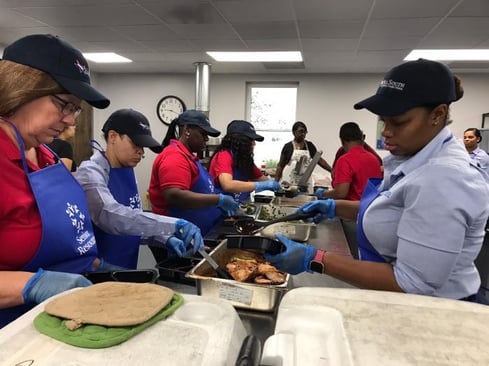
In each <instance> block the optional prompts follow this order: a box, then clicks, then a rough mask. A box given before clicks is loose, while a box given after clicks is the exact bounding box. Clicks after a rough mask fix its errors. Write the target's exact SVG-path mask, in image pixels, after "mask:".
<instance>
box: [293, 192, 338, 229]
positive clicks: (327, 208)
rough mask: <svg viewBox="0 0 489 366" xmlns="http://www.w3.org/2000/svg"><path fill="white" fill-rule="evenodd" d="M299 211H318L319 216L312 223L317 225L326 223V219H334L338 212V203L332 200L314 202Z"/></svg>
mask: <svg viewBox="0 0 489 366" xmlns="http://www.w3.org/2000/svg"><path fill="white" fill-rule="evenodd" d="M297 211H301V212H304V213H308V212H313V211H318V214H317V215H316V216H314V217H313V219H312V221H314V222H315V223H316V224H317V223H319V222H322V221H325V220H326V219H330V220H332V219H334V217H335V212H336V201H335V200H333V199H331V198H328V199H325V200H319V201H312V202H309V203H306V204H305V205H303V206H301V207H299V208H298V209H297Z"/></svg>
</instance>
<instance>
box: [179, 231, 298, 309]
mask: <svg viewBox="0 0 489 366" xmlns="http://www.w3.org/2000/svg"><path fill="white" fill-rule="evenodd" d="M236 251H237V249H228V248H227V241H226V240H223V241H222V242H221V243H220V244H219V245H218V246H217V247H215V248H214V250H212V252H210V253H209V255H210V256H211V257H212V258H213V259H214V260H215V261H216V262H217V263H218V264H219V265H220V266H225V264H226V262H227V261H229V258H230V257H231V256H232V255H233V253H236ZM215 275H216V273H215V271H214V270H213V269H212V267H211V266H210V265H209V263H207V261H205V260H204V259H203V260H201V261H200V262H199V263H197V265H196V266H195V267H194V268H192V269H191V270H190V271H189V272H187V274H186V275H185V276H186V277H188V278H192V279H195V280H196V285H197V294H198V295H201V296H206V297H213V298H219V299H225V300H228V301H229V302H230V303H231V304H232V305H233V306H235V307H237V308H243V309H251V310H257V311H267V312H271V311H274V310H275V309H276V307H277V306H278V304H279V302H280V300H281V298H282V296H283V294H284V293H285V292H286V291H287V290H288V288H289V279H290V275H289V274H287V277H286V279H285V282H284V283H283V284H281V285H258V284H254V283H245V282H238V281H234V280H226V279H222V278H217V277H215Z"/></svg>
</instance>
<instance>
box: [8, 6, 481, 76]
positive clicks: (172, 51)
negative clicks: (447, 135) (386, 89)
mask: <svg viewBox="0 0 489 366" xmlns="http://www.w3.org/2000/svg"><path fill="white" fill-rule="evenodd" d="M33 33H51V34H56V35H59V36H61V37H62V38H64V39H66V40H67V41H69V42H70V43H72V44H73V45H74V46H76V47H77V48H79V49H81V50H82V51H83V52H102V51H113V52H117V53H119V54H121V55H122V56H125V57H128V58H130V59H132V60H133V61H134V62H133V63H130V64H118V65H114V64H111V65H107V64H94V63H93V62H92V63H91V68H92V71H95V72H104V73H105V72H117V73H129V72H132V73H134V72H135V73H149V72H158V73H193V72H194V71H195V67H194V65H193V63H194V62H197V61H200V62H210V63H212V72H213V73H288V72H291V73H357V72H361V73H365V72H367V73H371V72H379V73H383V72H385V71H386V70H387V69H389V68H390V67H392V66H393V65H396V64H399V63H401V62H402V59H403V58H404V57H405V56H406V55H407V54H408V52H409V51H410V50H411V49H413V48H489V0H138V1H131V0H59V1H56V0H0V46H1V47H5V46H6V45H7V44H9V43H11V42H13V41H14V40H16V39H18V38H20V37H22V36H25V35H28V34H33ZM209 50H212V51H246V50H249V51H261V50H277V51H289V50H300V51H302V54H303V58H304V62H303V63H300V64H289V65H285V66H284V65H279V64H263V63H218V62H214V61H213V60H212V59H211V58H210V57H209V56H207V55H206V53H205V51H209ZM450 66H451V67H452V69H453V70H454V71H456V72H487V73H489V63H481V62H477V63H470V62H469V63H459V62H457V63H452V64H451V65H450Z"/></svg>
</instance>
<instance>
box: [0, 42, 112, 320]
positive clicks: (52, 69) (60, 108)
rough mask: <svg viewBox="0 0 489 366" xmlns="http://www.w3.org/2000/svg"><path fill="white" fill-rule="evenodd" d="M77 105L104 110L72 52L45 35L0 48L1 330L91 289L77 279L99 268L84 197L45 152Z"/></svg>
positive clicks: (76, 52)
mask: <svg viewBox="0 0 489 366" xmlns="http://www.w3.org/2000/svg"><path fill="white" fill-rule="evenodd" d="M82 101H86V102H88V103H89V104H91V105H92V106H94V107H95V108H106V107H107V106H108V105H109V100H108V99H107V98H106V97H105V96H104V95H102V94H101V93H100V92H99V91H97V90H96V89H95V88H94V87H92V86H91V85H90V73H89V66H88V63H87V61H86V60H85V58H84V57H83V55H82V54H81V52H80V51H79V50H77V49H75V48H74V47H73V46H71V45H70V44H68V43H66V42H65V41H63V40H62V39H60V38H58V37H55V36H52V35H46V34H36V35H30V36H26V37H23V38H21V39H19V40H17V41H15V42H14V43H12V44H10V45H8V46H7V47H6V48H5V49H4V51H3V56H2V59H1V61H0V151H1V152H0V171H1V172H2V183H3V185H2V187H3V195H4V197H5V198H6V199H2V200H1V201H0V217H1V221H2V223H1V225H0V243H1V244H0V268H1V270H2V271H4V272H2V275H1V276H0V299H2V300H1V304H0V327H2V326H3V325H5V324H7V323H8V322H10V321H12V320H13V319H15V318H16V317H17V316H19V315H21V314H22V313H24V312H26V311H27V310H29V309H30V308H32V307H33V306H35V305H36V304H37V303H39V302H41V301H44V300H45V299H46V298H48V297H50V296H53V295H55V294H57V293H60V292H62V291H65V290H68V289H70V288H73V287H80V286H87V285H90V284H91V282H90V281H88V280H87V279H86V278H85V277H84V276H82V275H80V273H84V272H87V271H94V270H98V269H103V268H101V267H100V258H99V257H98V254H97V246H96V243H95V238H94V234H93V229H92V225H91V221H90V215H89V213H88V208H87V204H86V199H85V195H84V193H83V190H82V189H81V187H80V185H79V184H78V183H77V182H76V181H75V180H74V179H73V176H72V175H71V173H70V172H69V171H68V170H67V169H66V167H65V166H64V164H63V163H62V162H59V163H58V164H56V163H55V158H54V156H53V153H52V152H51V151H50V150H49V149H48V148H47V147H45V146H44V144H49V143H51V142H52V141H53V139H54V138H56V137H58V136H59V134H60V133H61V131H63V129H64V128H65V127H67V126H74V125H75V120H76V117H77V116H78V115H79V114H80V112H81V106H80V105H81V103H82ZM105 266H106V268H108V267H109V264H108V263H105Z"/></svg>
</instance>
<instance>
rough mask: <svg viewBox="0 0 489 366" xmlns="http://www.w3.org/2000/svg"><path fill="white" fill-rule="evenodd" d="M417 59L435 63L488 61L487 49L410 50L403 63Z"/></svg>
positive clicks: (488, 51)
mask: <svg viewBox="0 0 489 366" xmlns="http://www.w3.org/2000/svg"><path fill="white" fill-rule="evenodd" d="M418 58H425V59H428V60H435V61H489V49H467V50H463V49H459V50H412V51H411V52H410V53H409V54H408V55H407V56H406V57H405V58H404V61H412V60H417V59H418Z"/></svg>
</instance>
